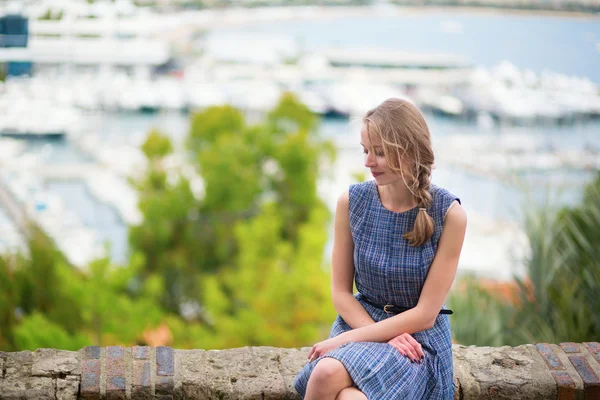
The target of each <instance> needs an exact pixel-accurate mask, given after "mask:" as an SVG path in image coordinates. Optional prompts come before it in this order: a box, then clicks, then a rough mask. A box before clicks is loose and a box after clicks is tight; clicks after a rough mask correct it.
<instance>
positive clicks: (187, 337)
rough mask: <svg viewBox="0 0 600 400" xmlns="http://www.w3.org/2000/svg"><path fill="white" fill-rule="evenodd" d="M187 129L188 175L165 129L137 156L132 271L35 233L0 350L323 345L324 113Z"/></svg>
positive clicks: (228, 115)
mask: <svg viewBox="0 0 600 400" xmlns="http://www.w3.org/2000/svg"><path fill="white" fill-rule="evenodd" d="M191 122H192V123H191V128H190V132H189V134H188V137H187V140H186V145H187V150H188V155H189V159H188V161H187V165H179V166H177V162H176V161H177V157H176V155H175V154H174V147H175V146H174V145H173V143H172V142H171V140H170V139H169V138H168V137H167V136H166V135H164V134H162V133H161V132H159V131H156V130H153V131H151V132H149V134H148V137H147V139H146V141H145V142H144V144H143V145H142V151H143V153H144V154H145V156H146V162H147V169H146V171H144V172H143V173H142V174H141V175H140V176H139V177H138V178H137V179H135V180H132V181H131V183H132V184H133V185H134V186H135V188H136V189H137V191H138V193H139V195H140V201H139V204H138V206H139V209H140V211H141V213H142V214H143V220H142V222H141V223H140V224H139V225H136V226H132V227H130V231H129V241H130V245H131V258H130V260H129V262H128V264H127V265H122V266H115V265H112V264H111V263H110V261H109V260H108V259H99V260H95V261H93V262H92V263H90V265H88V266H87V268H86V269H85V270H83V271H80V270H77V269H75V268H74V267H73V266H71V265H69V264H68V262H67V261H66V260H65V258H64V256H63V255H62V254H61V253H60V252H59V251H58V250H57V249H56V246H55V245H54V243H52V241H51V240H50V239H49V238H48V237H47V236H45V235H44V234H43V233H42V232H41V231H39V230H34V231H32V236H31V238H30V241H29V253H28V254H26V255H24V254H20V255H17V256H14V257H8V256H3V257H0V289H2V291H1V292H0V322H1V323H2V325H1V328H0V348H1V349H7V350H18V349H32V350H33V349H35V348H38V347H54V348H63V349H72V350H75V349H78V348H80V347H82V346H85V345H90V344H95V345H102V346H105V345H113V344H121V345H132V344H136V343H147V341H148V340H151V341H153V340H154V339H148V338H149V337H150V336H152V334H155V336H156V335H159V336H160V335H163V333H164V332H163V331H161V332H163V333H159V334H156V332H158V331H159V330H157V329H156V328H157V327H161V329H162V327H165V326H166V327H168V329H169V330H170V332H168V333H167V334H166V336H167V337H166V338H165V337H162V338H160V339H157V340H161V341H162V343H161V344H169V345H172V346H175V347H178V348H202V347H204V348H223V347H234V346H245V345H273V346H288V347H289V346H300V345H308V344H311V343H313V342H315V341H316V340H318V339H321V338H323V337H324V336H326V335H327V331H328V329H329V326H330V324H331V321H332V320H333V318H334V316H335V312H334V310H333V307H332V305H331V301H330V298H329V280H330V278H329V273H328V269H327V268H326V267H325V266H324V263H323V252H324V246H325V243H326V241H327V234H328V229H327V228H328V224H329V219H330V215H329V212H328V210H327V208H326V207H325V205H324V204H323V202H322V201H321V200H320V199H319V197H318V196H317V191H316V180H317V177H318V174H319V169H320V167H321V166H322V165H323V163H326V162H328V161H330V160H332V159H333V157H334V155H335V152H334V148H333V145H332V144H331V143H329V142H325V141H322V140H320V139H319V138H318V137H317V136H316V134H315V133H316V132H315V129H316V127H317V123H316V122H317V121H316V119H315V116H314V115H312V114H311V113H310V111H309V110H308V109H307V108H306V107H305V106H303V105H302V104H300V103H298V102H297V100H296V99H295V98H294V97H293V96H292V95H289V94H288V95H286V96H284V97H283V98H282V99H281V102H280V104H279V105H278V106H277V107H276V108H275V109H274V110H273V111H272V112H271V113H269V114H268V115H267V116H266V117H265V120H264V121H263V122H262V123H259V124H256V125H249V124H248V123H247V122H246V120H245V118H244V116H243V114H242V113H241V112H240V111H239V110H236V109H234V108H232V107H229V106H224V107H213V108H210V109H208V110H205V111H203V112H200V113H197V114H195V115H194V116H193V117H192V121H191ZM190 169H191V170H192V171H195V172H196V173H197V174H198V175H199V176H200V177H201V180H202V186H203V189H204V190H203V192H204V193H203V194H202V195H199V194H198V193H196V194H194V192H193V191H192V185H191V184H190V174H189V171H190ZM325 169H327V168H325ZM184 171H187V172H186V173H185V174H184V173H183V172H184ZM163 336H164V335H163ZM170 336H172V338H173V339H172V340H171V339H169V337H170ZM165 341H166V342H165ZM150 344H153V343H150ZM153 345H154V344H153Z"/></svg>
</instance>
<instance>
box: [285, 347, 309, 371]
mask: <svg viewBox="0 0 600 400" xmlns="http://www.w3.org/2000/svg"><path fill="white" fill-rule="evenodd" d="M279 350H280V351H279V362H280V371H281V374H282V375H296V374H297V373H298V372H300V370H301V369H302V367H304V365H305V364H306V363H307V362H308V358H307V357H308V352H309V351H310V347H303V348H301V349H299V350H298V349H279Z"/></svg>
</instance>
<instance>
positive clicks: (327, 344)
mask: <svg viewBox="0 0 600 400" xmlns="http://www.w3.org/2000/svg"><path fill="white" fill-rule="evenodd" d="M346 343H348V341H347V340H345V338H344V334H341V335H338V336H335V337H332V338H331V339H327V340H324V341H322V342H319V343H317V344H315V345H314V346H313V347H312V349H310V351H309V352H308V361H313V360H316V359H317V358H319V357H321V356H323V355H325V354H327V353H329V352H330V351H332V350H335V349H337V348H338V347H340V346H341V345H343V344H346ZM387 343H388V344H390V345H392V346H394V347H395V348H396V349H397V350H398V351H399V352H400V354H402V355H403V356H405V357H408V358H409V359H410V360H411V361H412V362H418V363H420V362H421V361H422V360H423V358H424V357H425V353H423V349H422V347H421V344H420V343H419V342H417V341H416V340H415V339H414V338H413V337H412V336H411V335H409V334H408V333H403V334H401V335H398V336H396V337H395V338H392V339H391V340H389V341H388V342H387Z"/></svg>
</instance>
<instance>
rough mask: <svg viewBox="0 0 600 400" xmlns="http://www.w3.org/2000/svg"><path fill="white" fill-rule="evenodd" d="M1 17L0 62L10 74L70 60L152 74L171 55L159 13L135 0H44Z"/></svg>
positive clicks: (71, 64)
mask: <svg viewBox="0 0 600 400" xmlns="http://www.w3.org/2000/svg"><path fill="white" fill-rule="evenodd" d="M0 15H2V14H1V12H0ZM2 21H3V23H2V25H0V29H1V32H2V39H0V40H1V41H0V44H1V45H0V63H8V64H7V65H8V68H7V69H8V73H9V74H10V75H21V74H24V73H26V74H31V73H32V72H35V71H37V70H38V68H39V69H45V68H55V67H58V68H62V67H65V66H66V67H68V68H86V69H87V68H90V67H91V68H94V69H98V68H107V67H108V68H125V69H129V70H132V71H136V72H143V73H144V74H147V73H148V72H149V71H151V70H152V69H153V68H156V67H157V66H160V65H163V64H165V63H167V62H168V61H169V59H170V50H169V44H168V42H167V41H166V40H163V39H162V38H160V37H159V36H160V31H161V25H160V21H159V20H158V16H157V15H154V14H148V13H142V12H140V11H139V10H138V9H137V7H135V6H134V5H133V4H132V3H131V2H126V1H125V2H124V1H117V2H114V3H112V2H98V3H93V4H88V3H87V2H82V1H76V0H64V1H60V2H42V4H37V5H36V6H35V7H34V6H31V7H24V8H23V9H22V14H6V15H4V16H3V17H2Z"/></svg>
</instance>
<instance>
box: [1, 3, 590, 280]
mask: <svg viewBox="0 0 600 400" xmlns="http://www.w3.org/2000/svg"><path fill="white" fill-rule="evenodd" d="M65 4H66V3H65ZM78 4H79V5H78V6H77V7H74V8H72V10H71V12H72V14H68V13H63V15H62V16H61V18H60V19H58V20H52V19H50V20H40V19H39V15H42V14H43V13H46V12H47V7H48V3H44V7H46V8H43V7H40V8H30V9H29V25H28V35H29V39H28V43H27V45H26V46H22V47H11V48H1V49H0V62H6V63H8V64H10V65H12V67H11V68H13V69H12V72H23V71H25V72H27V73H19V74H14V75H9V76H7V78H6V80H5V81H4V82H2V83H0V136H8V137H7V138H2V139H1V140H2V142H0V146H2V147H3V148H4V149H9V148H10V149H12V150H5V151H4V153H3V152H2V151H0V174H1V176H2V179H1V181H0V183H1V184H0V186H1V190H2V192H1V193H2V199H3V206H2V209H3V210H4V211H3V214H2V215H0V226H2V228H3V230H6V231H7V232H9V231H10V232H11V233H10V234H9V235H6V236H5V237H7V238H9V239H6V240H7V241H9V242H10V243H11V244H10V245H9V246H8V247H9V248H11V249H15V248H17V246H16V245H15V243H17V242H18V241H19V240H20V239H19V240H17V239H14V238H15V237H19V236H20V233H22V232H20V231H21V230H22V229H21V225H22V220H23V218H24V217H23V216H26V217H27V218H30V219H32V220H34V221H35V222H37V223H38V224H39V225H40V226H42V227H43V229H44V230H45V231H46V232H47V233H48V234H49V235H50V236H51V237H52V238H53V239H54V240H55V241H56V243H57V245H58V246H59V248H60V249H61V250H62V251H63V252H64V253H65V255H66V256H67V258H68V259H69V260H70V262H71V263H72V264H73V265H77V266H79V267H81V268H85V266H86V265H87V264H88V263H89V262H90V261H91V260H93V259H94V258H97V257H100V256H104V255H107V251H108V252H109V254H108V255H109V256H110V257H111V258H112V259H113V260H114V261H115V262H116V263H124V262H126V260H127V257H128V255H129V254H128V243H127V229H128V227H129V226H134V225H136V224H138V223H139V222H140V221H141V218H142V216H141V214H140V212H139V209H138V207H137V204H138V200H139V199H138V194H137V192H136V191H135V190H134V188H133V187H132V186H131V184H130V183H129V179H131V178H132V177H136V176H137V175H138V174H139V173H141V172H143V171H144V170H145V167H146V165H145V158H144V155H143V153H142V152H141V149H140V146H141V144H142V143H143V141H144V139H145V136H146V134H147V133H148V131H149V130H150V129H154V128H156V129H159V130H160V131H162V132H164V133H165V134H167V135H169V136H170V137H171V138H172V140H173V142H174V144H175V146H176V149H177V152H176V155H175V156H174V157H173V158H172V159H171V160H170V163H171V165H172V169H173V171H174V173H181V174H184V175H185V176H186V177H187V178H189V179H190V180H192V181H193V187H194V188H195V192H196V194H197V196H201V195H202V186H203V185H202V179H201V177H199V176H197V175H196V174H195V172H194V171H193V168H190V166H189V165H188V162H187V161H186V159H185V156H184V154H185V153H184V151H183V149H184V145H183V139H184V137H185V135H186V134H187V130H188V129H189V119H190V116H191V115H192V114H193V113H194V112H196V111H201V110H205V109H207V108H208V107H210V106H216V105H217V106H218V105H225V104H230V105H233V106H234V107H237V108H239V109H240V110H242V111H243V112H244V113H245V114H246V115H258V116H262V115H264V114H265V113H267V112H268V111H270V110H271V109H272V108H273V107H274V106H275V105H276V104H277V101H278V100H279V98H280V97H281V95H282V94H283V93H286V92H292V93H294V94H295V95H296V96H297V97H298V98H299V99H300V101H302V102H303V103H304V104H306V105H307V107H308V108H309V109H310V110H311V111H312V112H313V113H314V114H315V115H317V116H319V118H320V131H321V134H322V136H323V137H325V138H328V139H330V140H331V141H332V142H333V143H334V144H335V146H336V147H337V148H338V158H337V161H336V164H335V166H334V171H333V176H332V177H323V178H322V179H320V180H319V184H318V187H319V194H320V195H321V197H322V198H323V200H324V201H325V202H326V204H327V205H328V207H329V209H330V211H332V212H333V211H334V209H335V201H336V199H337V196H338V195H339V193H340V192H341V191H343V190H345V188H347V186H348V185H349V184H351V183H354V182H356V180H355V178H354V176H355V175H356V174H360V173H362V172H364V167H363V160H362V153H361V150H360V145H359V143H358V140H357V132H358V131H359V129H360V127H359V125H357V123H356V121H359V120H360V118H361V116H362V115H363V114H364V112H365V111H366V110H368V109H370V108H372V107H373V106H374V105H376V104H378V103H379V102H380V101H382V100H383V99H385V98H388V97H400V98H405V99H407V100H409V101H411V102H413V103H415V104H416V105H418V106H419V107H420V108H421V109H423V110H424V111H425V113H426V118H427V120H428V123H429V124H430V129H431V132H432V137H433V144H434V150H435V153H436V170H435V171H434V173H433V181H434V183H436V184H438V185H440V186H444V187H448V188H449V189H450V190H452V191H454V192H455V193H457V194H458V195H460V197H461V199H462V200H463V205H464V206H465V208H466V209H467V211H468V213H469V215H470V221H473V222H472V223H470V225H469V231H468V232H467V239H466V242H465V249H464V251H463V257H462V259H461V265H460V267H459V269H460V271H462V272H464V273H467V272H471V273H477V274H480V275H482V276H486V277H493V278H495V279H509V278H510V277H511V274H512V273H513V272H514V270H515V268H516V267H517V264H518V263H516V262H515V260H514V258H513V256H512V255H511V254H513V255H514V254H515V253H516V254H521V255H523V251H524V250H523V249H524V248H525V247H526V239H525V238H524V237H523V232H522V230H521V229H520V228H519V223H520V219H519V215H518V212H517V211H515V210H516V209H518V207H520V205H521V204H520V203H521V202H522V201H523V199H524V195H523V194H522V193H521V192H520V186H521V185H525V186H526V187H527V186H528V187H534V188H535V187H537V186H538V185H542V186H544V185H546V184H547V183H548V182H550V183H551V184H552V185H553V186H554V187H561V188H563V189H564V188H566V189H565V190H566V191H567V197H566V199H565V200H563V201H562V203H561V204H571V203H573V202H574V201H576V200H577V193H579V192H578V191H579V189H580V188H581V187H582V186H583V185H584V184H585V182H586V181H588V180H589V179H590V176H592V174H593V173H594V171H597V170H598V169H600V155H599V149H600V138H599V137H598V135H597V132H598V129H599V127H600V118H599V117H600V91H599V87H598V84H599V83H600V77H599V76H598V75H595V73H596V72H595V71H596V69H595V67H594V66H595V65H598V61H597V59H598V53H597V50H596V47H595V46H596V43H594V51H596V53H591V52H590V50H581V49H579V50H578V51H579V53H578V56H580V57H583V56H584V55H585V57H587V59H588V60H589V63H588V65H589V71H588V73H582V74H579V73H578V71H576V70H568V69H561V68H560V67H561V64H560V63H556V64H555V65H554V66H555V67H556V68H557V70H552V69H551V68H537V69H536V68H534V67H532V66H530V65H527V64H526V63H525V64H524V65H523V66H521V65H520V64H521V63H520V60H519V59H514V60H512V61H508V60H495V59H491V58H489V59H485V60H484V61H485V62H482V59H478V58H477V57H474V56H473V54H470V55H469V54H468V53H469V52H468V51H466V50H465V49H464V48H462V49H461V47H460V46H456V47H455V48H452V47H451V46H446V45H444V46H445V47H447V48H432V47H428V46H425V45H423V46H418V45H417V46H405V47H406V49H404V50H399V49H398V48H397V47H395V46H396V45H395V44H394V43H392V42H390V41H385V40H381V41H380V40H378V39H377V40H375V39H371V42H370V43H366V42H364V41H362V40H361V39H360V37H354V36H353V35H356V34H357V33H356V32H355V31H356V29H354V26H355V25H356V24H359V23H364V25H363V26H362V29H363V30H365V32H366V33H364V34H365V36H366V37H368V36H369V35H374V33H369V32H375V33H376V32H377V30H375V29H371V28H373V26H378V25H385V24H388V23H391V22H393V21H404V23H406V24H407V25H411V24H415V23H416V22H415V21H414V20H417V22H418V21H419V18H421V19H423V18H429V19H426V20H425V23H424V24H425V26H428V27H429V28H430V29H429V31H428V34H432V32H436V30H439V31H440V32H442V33H443V34H444V35H449V37H451V38H453V39H454V40H455V41H456V42H459V41H460V38H461V35H463V33H464V32H465V31H469V30H472V29H475V28H478V27H479V26H480V25H481V24H482V21H483V23H485V24H489V25H491V26H492V27H491V29H494V28H493V24H496V25H497V26H498V27H501V26H502V25H503V23H497V22H494V21H495V20H494V19H493V18H491V17H490V18H488V17H485V18H484V17H481V19H480V20H477V21H476V22H472V21H471V20H470V19H469V18H470V17H469V18H461V17H460V16H458V17H453V19H448V18H447V17H444V18H439V17H437V16H435V15H433V16H427V17H425V16H419V15H414V14H411V17H410V18H407V15H408V14H407V13H406V12H405V11H402V10H401V9H399V8H394V7H392V8H388V9H387V11H386V10H385V8H381V7H373V8H370V9H368V13H369V14H365V9H360V10H358V9H356V8H352V7H349V8H347V9H346V8H338V9H336V10H331V9H325V10H323V9H319V8H314V7H313V8H311V7H307V8H297V9H294V11H293V12H292V11H290V9H284V8H271V9H259V10H243V11H240V10H238V9H229V10H203V11H189V12H187V11H186V12H178V13H175V12H173V13H171V12H166V13H165V14H164V15H157V14H155V13H152V12H150V11H148V10H145V9H144V10H142V9H140V8H137V7H135V6H133V5H131V4H130V3H127V2H119V3H117V4H116V5H112V6H111V5H104V6H102V7H98V6H91V5H90V6H86V5H83V4H80V3H78ZM126 4H129V5H126ZM57 12H58V11H56V10H55V11H53V12H52V13H51V15H54V14H53V13H57ZM36 13H37V14H36ZM336 13H337V14H336ZM90 15H92V16H93V18H90ZM336 15H338V17H336ZM340 15H341V16H340ZM365 15H367V16H370V17H368V18H366V17H365ZM369 18H371V19H370V20H369ZM362 20H364V22H358V21H362ZM217 21H218V22H217ZM490 21H491V22H490ZM546 22H547V24H548V26H549V25H551V24H552V21H550V20H548V21H546ZM513 23H514V24H517V25H518V23H519V20H515V21H513ZM570 23H571V22H570V21H567V22H565V24H570ZM303 24H304V25H303ZM330 25H331V26H335V28H331V29H332V31H333V32H334V34H332V35H331V36H332V37H333V38H334V39H327V40H325V37H326V35H324V34H323V33H322V32H321V30H323V29H326V27H328V26H330ZM401 25H402V24H397V26H401ZM282 26H285V27H286V28H287V31H289V34H286V35H282V34H281V33H280V32H279V31H278V30H281V29H282ZM395 26H396V25H395ZM569 26H570V25H569ZM369 29H371V31H369ZM397 29H399V28H397ZM412 29H417V28H415V27H414V26H413V27H412ZM586 29H590V28H586ZM340 30H341V31H343V32H344V37H343V38H342V39H340V38H339V37H338V38H335V34H336V33H337V32H338V31H340ZM287 31H286V32H287ZM315 32H319V33H315ZM522 34H523V37H524V38H526V37H527V31H524V32H523V33H522ZM311 35H314V37H313V36H311ZM598 35H599V36H598V37H600V33H598ZM404 36H405V35H400V34H399V35H396V38H398V40H400V39H402V38H403V37H404ZM373 37H379V36H373ZM318 39H322V40H318ZM498 40H501V39H498ZM523 40H525V39H523ZM594 40H595V39H594ZM350 42H352V43H350ZM430 42H435V40H431V41H430ZM315 43H318V44H319V45H318V46H317V45H316V44H315ZM428 43H429V42H428ZM586 43H587V42H586ZM500 45H501V43H496V44H494V43H492V44H490V45H489V47H490V48H493V47H495V46H498V47H500ZM558 45H561V44H560V43H559V44H558ZM530 46H531V48H532V49H533V48H535V46H537V43H531V44H530ZM562 46H563V47H562V48H561V49H560V51H564V52H565V53H568V51H570V49H571V47H572V46H571V47H569V46H570V45H566V44H563V45H562ZM586 49H587V48H586ZM557 51H558V50H557ZM522 59H523V60H527V58H526V57H525V56H522ZM548 60H554V58H552V59H546V60H545V61H544V62H543V64H544V65H546V64H548ZM17 67H18V68H17ZM580 67H581V68H583V67H585V66H580ZM9 138H10V139H9ZM13 139H15V140H13ZM0 150H2V149H0ZM481 193H495V196H494V199H491V200H488V201H482V200H481V197H482V196H481ZM10 221H12V222H10ZM11 238H12V239H11ZM107 244H109V245H110V246H109V247H110V249H107V246H106V245H107ZM330 244H331V243H330ZM330 250H331V249H330V248H328V249H326V253H327V252H329V251H330ZM517 272H518V269H517Z"/></svg>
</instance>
